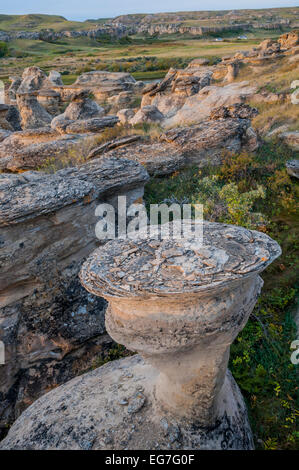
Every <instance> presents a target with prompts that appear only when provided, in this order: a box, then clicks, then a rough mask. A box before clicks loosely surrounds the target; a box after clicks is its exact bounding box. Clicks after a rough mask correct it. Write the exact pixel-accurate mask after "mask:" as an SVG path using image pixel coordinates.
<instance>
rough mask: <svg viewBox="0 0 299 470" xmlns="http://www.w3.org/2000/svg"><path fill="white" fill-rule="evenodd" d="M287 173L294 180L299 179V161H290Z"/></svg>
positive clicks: (287, 165) (287, 164)
mask: <svg viewBox="0 0 299 470" xmlns="http://www.w3.org/2000/svg"><path fill="white" fill-rule="evenodd" d="M286 168H287V172H288V174H289V175H290V176H293V177H294V178H297V179H298V178H299V160H289V161H288V162H287V163H286Z"/></svg>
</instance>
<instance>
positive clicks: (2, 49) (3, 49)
mask: <svg viewBox="0 0 299 470" xmlns="http://www.w3.org/2000/svg"><path fill="white" fill-rule="evenodd" d="M7 55H8V45H7V43H6V42H3V41H0V57H5V56H7Z"/></svg>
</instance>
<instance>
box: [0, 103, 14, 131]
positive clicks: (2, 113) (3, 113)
mask: <svg viewBox="0 0 299 470" xmlns="http://www.w3.org/2000/svg"><path fill="white" fill-rule="evenodd" d="M8 109H9V106H8V105H7V104H2V103H0V129H1V130H6V131H13V130H14V129H13V127H12V125H11V124H10V123H9V122H8V121H7V119H6V117H7V112H8Z"/></svg>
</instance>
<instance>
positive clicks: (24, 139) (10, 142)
mask: <svg viewBox="0 0 299 470" xmlns="http://www.w3.org/2000/svg"><path fill="white" fill-rule="evenodd" d="M117 122H118V118H117V117H116V116H107V117H106V118H105V117H104V118H93V119H86V120H82V121H80V120H78V121H65V120H64V121H63V122H62V123H61V122H58V123H57V127H56V128H54V129H53V128H51V127H43V128H38V129H28V130H25V131H22V132H15V133H13V134H12V135H10V136H9V137H7V138H5V139H4V140H3V141H2V143H1V144H0V169H1V170H9V171H14V172H15V171H19V170H35V169H39V168H43V167H45V168H46V167H47V166H49V168H51V167H52V166H54V168H56V169H58V168H59V167H63V166H64V165H66V164H70V162H73V164H76V163H80V162H82V161H84V159H85V158H86V157H87V155H88V154H89V153H90V151H91V150H92V149H93V148H95V147H97V146H98V141H97V135H96V134H95V132H99V131H102V130H103V129H105V128H106V127H111V126H114V125H115V124H116V123H117Z"/></svg>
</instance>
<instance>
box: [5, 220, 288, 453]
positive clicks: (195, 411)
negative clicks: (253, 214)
mask: <svg viewBox="0 0 299 470" xmlns="http://www.w3.org/2000/svg"><path fill="white" fill-rule="evenodd" d="M171 227H172V228H173V229H174V225H172V226H171ZM183 228H185V227H183ZM280 253H281V250H280V247H279V245H278V244H277V243H276V242H275V241H273V240H272V239H271V238H270V237H268V236H267V235H265V234H263V233H260V232H255V231H250V230H246V229H244V228H241V227H236V226H229V225H223V224H216V223H209V222H205V223H204V224H203V243H202V241H201V239H200V238H196V237H194V236H193V237H192V235H190V234H189V238H183V239H173V238H168V239H162V240H161V239H159V238H158V239H157V238H151V237H149V238H145V239H135V240H113V241H110V242H108V243H107V244H106V245H105V246H104V247H103V248H99V249H97V250H96V251H95V252H94V253H93V254H92V255H91V256H90V257H89V259H88V260H87V261H86V263H85V264H84V265H83V268H82V270H81V273H80V278H81V282H82V283H83V285H84V287H85V288H86V289H87V290H88V291H89V292H90V293H91V294H94V295H96V296H101V297H102V296H103V297H104V298H105V299H106V300H107V301H108V302H109V307H108V310H107V313H106V327H107V331H108V332H109V334H110V335H111V336H112V337H113V338H114V339H115V340H116V341H118V342H120V343H122V344H125V345H126V346H127V347H128V348H129V349H131V350H133V351H138V352H139V353H140V355H141V356H134V357H130V358H126V359H122V360H120V361H117V362H113V363H110V364H107V365H105V366H104V367H101V368H99V369H97V370H96V371H93V372H91V373H87V374H85V375H83V376H81V377H78V378H76V379H74V380H72V381H71V382H69V383H67V384H65V385H63V386H62V387H59V388H58V389H56V390H53V391H52V392H50V393H48V394H47V395H45V396H44V397H42V398H41V399H39V400H38V401H36V402H35V403H34V404H33V405H32V406H31V407H30V408H28V409H27V410H26V411H25V412H24V413H23V414H22V415H21V417H20V418H19V419H18V420H17V421H16V423H15V424H14V425H13V427H12V428H11V430H10V432H9V434H8V436H7V437H6V439H4V441H3V442H2V443H1V444H0V448H1V449H80V448H81V449H155V448H158V449H252V448H253V441H252V435H251V430H250V426H249V423H248V418H247V412H246V407H245V404H244V401H243V398H242V396H241V393H240V390H239V388H238V386H237V385H236V383H235V381H234V379H233V377H232V375H231V374H230V372H229V371H228V370H227V364H228V359H229V347H230V344H231V343H232V341H233V340H234V338H235V337H236V336H237V334H238V332H239V331H240V330H241V329H242V328H243V327H244V326H245V324H246V322H247V320H248V317H249V315H250V313H251V311H252V309H253V307H254V305H255V303H256V300H257V297H258V294H259V292H260V289H261V286H262V284H263V282H262V280H261V278H260V277H259V273H260V272H261V271H263V270H264V269H265V268H266V267H267V266H268V265H269V264H270V263H271V262H272V261H273V260H274V259H275V258H276V257H277V256H279V255H280Z"/></svg>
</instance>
